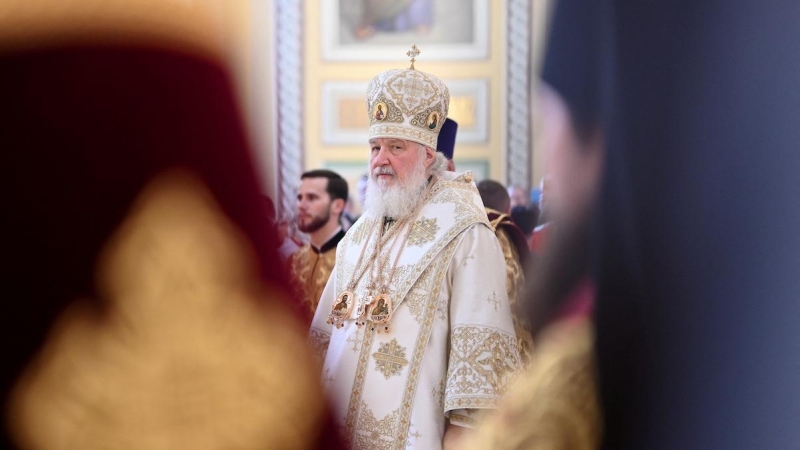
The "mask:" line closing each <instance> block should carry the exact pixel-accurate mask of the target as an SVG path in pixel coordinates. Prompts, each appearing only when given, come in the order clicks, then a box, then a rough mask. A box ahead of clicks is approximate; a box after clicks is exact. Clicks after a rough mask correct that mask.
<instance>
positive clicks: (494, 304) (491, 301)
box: [486, 291, 500, 311]
mask: <svg viewBox="0 0 800 450" xmlns="http://www.w3.org/2000/svg"><path fill="white" fill-rule="evenodd" d="M486 301H487V302H489V304H490V305H492V307H493V308H494V310H495V311H497V310H498V309H499V308H500V300H499V299H498V298H497V292H494V291H492V294H491V295H489V296H488V297H487V298H486Z"/></svg>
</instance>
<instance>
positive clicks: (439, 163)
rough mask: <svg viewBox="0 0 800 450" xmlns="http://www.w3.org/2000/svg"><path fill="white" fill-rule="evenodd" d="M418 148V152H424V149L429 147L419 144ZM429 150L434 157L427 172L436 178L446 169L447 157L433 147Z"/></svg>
mask: <svg viewBox="0 0 800 450" xmlns="http://www.w3.org/2000/svg"><path fill="white" fill-rule="evenodd" d="M419 148H420V153H423V154H424V152H425V150H426V149H427V148H430V147H425V146H424V145H422V144H420V146H419ZM431 151H432V152H433V154H434V158H433V164H431V166H430V167H429V168H428V174H430V175H433V176H435V177H437V178H438V177H439V176H440V175H442V172H444V171H446V170H447V157H446V156H444V154H442V153H439V152H437V151H435V150H433V149H431Z"/></svg>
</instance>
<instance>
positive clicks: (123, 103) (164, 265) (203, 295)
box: [0, 0, 336, 449]
mask: <svg viewBox="0 0 800 450" xmlns="http://www.w3.org/2000/svg"><path fill="white" fill-rule="evenodd" d="M0 9H2V13H0V97H2V99H3V108H2V109H0V148H2V149H3V152H4V162H3V164H4V168H5V169H6V173H5V175H4V177H3V179H2V189H0V192H2V193H3V194H2V195H3V201H2V204H3V208H4V215H5V217H7V218H8V219H9V220H6V221H5V223H4V225H5V227H4V228H5V229H4V233H3V235H4V244H3V252H2V258H3V267H4V268H6V271H5V273H4V280H3V289H4V293H5V296H6V297H7V298H8V299H13V301H4V302H3V303H2V314H0V317H2V321H3V324H2V327H0V330H2V331H1V332H2V339H1V340H2V342H3V344H2V345H3V353H2V355H3V364H2V369H0V392H2V406H3V410H4V414H3V427H2V434H1V435H0V446H2V448H19V449H50V448H68V449H86V448H102V447H108V446H112V447H118V448H147V449H174V448H193V449H226V448H232V447H236V448H240V449H248V448H249V449H263V448H291V449H305V448H321V447H323V446H324V447H325V448H329V447H330V446H331V445H333V446H336V437H335V435H334V434H333V433H332V428H331V427H329V426H328V427H326V423H327V418H326V412H325V411H326V405H325V402H324V400H323V396H322V390H321V387H320V386H319V382H318V380H317V379H316V376H315V372H316V371H315V370H314V364H313V359H312V357H311V355H310V354H309V353H308V351H307V348H306V344H305V338H304V333H303V331H302V326H301V324H300V321H299V320H298V317H299V313H298V312H297V311H295V308H294V306H293V303H294V302H293V301H292V300H291V297H290V296H289V295H288V294H287V293H288V287H287V283H286V279H285V274H284V272H283V270H281V267H280V265H279V264H278V263H277V254H276V248H277V244H278V242H277V239H276V236H275V232H274V229H273V228H272V226H271V225H270V224H269V220H268V217H267V214H266V211H265V209H264V208H263V204H262V197H261V195H260V192H259V186H260V185H261V184H260V183H259V180H258V179H257V178H256V172H255V169H254V165H253V162H252V160H251V154H250V147H249V144H248V142H247V140H246V137H245V132H244V129H243V123H242V121H241V119H240V111H239V109H238V107H237V104H236V101H235V97H234V93H233V90H232V87H231V83H230V79H229V76H228V73H227V71H226V69H225V64H224V63H223V61H224V60H225V59H224V55H223V54H222V51H221V47H220V46H221V42H222V37H221V36H220V35H219V33H218V30H217V29H216V28H215V26H214V23H215V21H213V20H211V17H210V16H209V15H207V13H209V11H207V10H206V9H205V8H204V7H202V5H200V4H193V5H192V6H191V7H189V6H186V4H185V3H182V2H160V1H149V0H128V1H117V2H112V3H109V2H104V1H103V2H100V1H89V0H85V1H77V0H75V1H72V0H60V1H58V2H55V1H48V0H32V1H26V2H13V3H12V5H11V6H9V5H8V4H6V5H3V6H2V7H0ZM265 230H266V232H265ZM297 417H302V418H303V420H297ZM326 430H327V431H326ZM325 433H327V434H325Z"/></svg>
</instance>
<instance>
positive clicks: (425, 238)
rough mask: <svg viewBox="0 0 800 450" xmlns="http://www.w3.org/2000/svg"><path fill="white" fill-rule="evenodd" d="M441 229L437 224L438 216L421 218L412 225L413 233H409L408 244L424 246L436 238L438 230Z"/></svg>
mask: <svg viewBox="0 0 800 450" xmlns="http://www.w3.org/2000/svg"><path fill="white" fill-rule="evenodd" d="M438 231H439V225H437V224H436V218H433V219H426V218H424V217H423V218H421V219H419V220H418V221H416V222H414V223H413V224H412V225H411V234H409V235H408V245H410V246H412V247H414V246H422V245H424V244H427V243H428V242H432V241H433V240H434V239H436V232H438Z"/></svg>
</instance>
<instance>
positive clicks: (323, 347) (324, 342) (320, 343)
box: [308, 328, 331, 363]
mask: <svg viewBox="0 0 800 450" xmlns="http://www.w3.org/2000/svg"><path fill="white" fill-rule="evenodd" d="M330 342H331V335H330V333H326V332H324V331H320V330H318V329H316V328H312V329H310V330H308V345H309V346H310V347H311V350H312V351H313V352H314V355H315V356H316V357H317V359H319V362H320V363H322V361H324V360H325V354H326V353H328V344H330Z"/></svg>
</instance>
